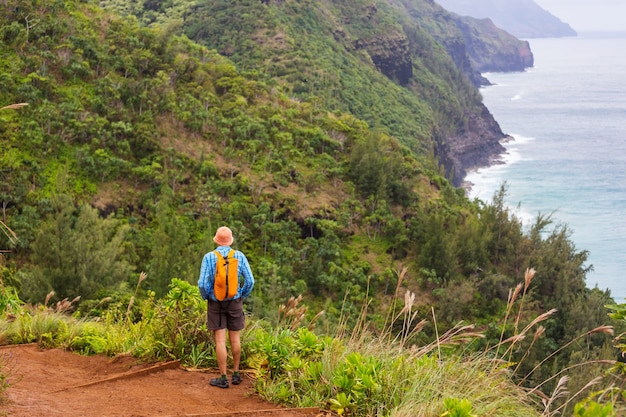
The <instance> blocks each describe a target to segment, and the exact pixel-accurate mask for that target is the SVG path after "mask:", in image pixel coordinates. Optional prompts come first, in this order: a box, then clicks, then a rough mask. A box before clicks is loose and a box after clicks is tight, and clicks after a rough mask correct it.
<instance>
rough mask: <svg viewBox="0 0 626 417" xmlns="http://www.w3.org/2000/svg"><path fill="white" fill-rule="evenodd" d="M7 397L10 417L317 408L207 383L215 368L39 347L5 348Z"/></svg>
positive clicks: (3, 408) (261, 414)
mask: <svg viewBox="0 0 626 417" xmlns="http://www.w3.org/2000/svg"><path fill="white" fill-rule="evenodd" d="M0 355H2V360H3V361H4V363H5V366H6V369H7V370H8V379H9V384H10V386H9V389H8V390H7V394H8V399H7V400H6V401H4V402H3V403H1V404H0V415H2V416H4V415H7V416H15V417H44V416H46V417H56V416H59V417H60V416H64V417H71V416H80V417H113V416H124V417H173V416H180V417H182V416H186V417H188V416H197V417H200V416H207V417H209V416H215V417H217V416H221V417H225V416H250V417H257V416H258V417H268V416H275V417H287V416H293V417H314V416H319V415H320V413H319V411H318V410H314V409H286V408H280V407H278V406H276V405H274V404H271V403H268V402H266V401H263V400H262V399H261V398H260V397H259V396H257V395H256V394H254V392H253V389H252V382H251V381H250V379H249V378H247V377H245V378H244V379H243V382H242V383H241V384H240V385H236V386H235V385H231V386H230V388H228V389H221V388H216V387H212V386H210V385H209V380H210V379H211V378H214V377H215V376H217V374H218V372H217V371H216V370H209V371H206V372H205V371H195V372H193V371H188V370H185V369H183V368H182V367H181V366H180V364H179V363H178V362H176V361H173V362H166V363H160V364H141V363H139V362H138V361H137V359H136V358H133V357H117V358H108V357H104V356H81V355H78V354H76V353H72V352H67V351H63V350H61V349H50V350H41V349H39V347H37V346H36V345H23V346H11V347H3V348H2V349H0Z"/></svg>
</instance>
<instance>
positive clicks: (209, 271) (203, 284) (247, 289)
mask: <svg viewBox="0 0 626 417" xmlns="http://www.w3.org/2000/svg"><path fill="white" fill-rule="evenodd" d="M217 251H218V252H219V253H221V254H222V256H223V257H226V256H228V252H230V246H218V247H217ZM233 256H234V258H235V259H237V261H238V262H239V268H238V269H239V277H240V278H241V277H243V285H241V286H239V288H238V289H237V295H235V296H234V297H232V298H228V300H234V299H236V298H239V297H243V298H246V297H248V296H249V295H250V293H251V292H252V288H253V287H254V276H253V275H252V270H251V269H250V264H249V263H248V259H247V258H246V255H244V254H243V253H242V252H240V251H238V250H236V251H235V254H234V255H233ZM216 265H217V255H215V253H213V252H212V251H211V252H209V253H207V254H206V255H204V258H202V266H201V267H200V278H198V288H199V289H200V295H201V296H202V298H203V299H204V300H206V299H209V298H210V299H211V300H213V301H217V299H216V298H215V294H214V293H213V285H214V282H215V267H216Z"/></svg>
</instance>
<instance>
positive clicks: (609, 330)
mask: <svg viewBox="0 0 626 417" xmlns="http://www.w3.org/2000/svg"><path fill="white" fill-rule="evenodd" d="M594 333H604V334H608V335H613V326H606V325H605V326H598V327H596V328H594V329H591V330H589V331H588V332H586V333H583V334H581V335H580V336H577V337H575V338H573V339H572V340H570V341H569V342H567V343H566V344H564V345H563V346H561V347H560V348H558V349H557V350H555V351H554V352H552V353H551V354H549V355H548V356H546V357H545V358H544V359H543V360H542V361H541V362H539V363H538V364H537V365H535V367H534V368H533V369H531V370H530V372H528V373H527V374H526V376H524V378H522V380H521V381H520V382H519V384H518V385H520V386H521V385H522V384H523V383H524V382H525V381H526V380H527V379H528V377H529V376H530V375H532V374H533V373H534V372H535V371H536V370H537V369H539V367H540V366H541V365H543V364H544V363H545V362H546V361H547V360H549V359H550V358H552V357H553V356H555V355H556V354H558V353H559V352H560V351H562V350H564V349H567V347H568V346H570V345H571V344H572V343H574V342H576V341H577V340H579V339H581V338H584V337H587V336H589V335H591V334H594Z"/></svg>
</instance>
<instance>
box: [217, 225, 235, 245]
mask: <svg viewBox="0 0 626 417" xmlns="http://www.w3.org/2000/svg"><path fill="white" fill-rule="evenodd" d="M233 240H234V239H233V231H232V230H230V229H229V228H228V227H226V226H222V227H220V228H219V229H217V232H215V237H214V238H213V241H214V242H215V243H217V244H218V245H220V246H230V245H232V243H233Z"/></svg>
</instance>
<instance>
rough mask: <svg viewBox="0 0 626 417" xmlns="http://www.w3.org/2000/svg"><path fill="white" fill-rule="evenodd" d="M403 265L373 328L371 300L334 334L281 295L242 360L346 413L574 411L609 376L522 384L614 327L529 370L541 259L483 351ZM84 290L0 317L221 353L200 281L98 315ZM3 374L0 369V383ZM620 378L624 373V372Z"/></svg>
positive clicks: (19, 337) (205, 360)
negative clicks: (77, 308) (423, 298)
mask: <svg viewBox="0 0 626 417" xmlns="http://www.w3.org/2000/svg"><path fill="white" fill-rule="evenodd" d="M405 274H406V270H400V271H399V272H398V283H397V286H396V294H395V297H394V300H393V302H392V303H391V304H392V305H391V306H390V310H389V312H388V314H387V319H386V321H385V326H384V328H383V329H382V330H381V331H378V332H375V331H372V330H371V328H370V324H369V323H368V321H367V310H368V307H369V301H366V302H365V303H364V305H363V308H362V311H361V314H360V315H359V317H358V319H357V321H356V324H355V325H353V326H348V324H347V321H346V320H344V321H342V323H340V325H339V326H338V330H337V331H336V333H335V334H334V335H333V336H328V335H320V334H316V333H314V332H313V329H314V327H315V322H316V320H318V319H319V317H320V316H321V315H322V314H323V312H319V313H318V314H316V315H314V316H313V317H312V318H308V317H310V316H311V315H310V314H308V311H307V307H306V306H305V305H303V304H302V298H301V297H297V298H292V299H290V300H289V301H288V302H287V303H286V304H285V305H283V306H281V307H280V309H279V314H278V317H279V324H278V325H277V326H272V325H270V324H269V323H267V322H265V321H263V320H259V319H253V318H250V319H249V320H248V326H247V327H246V329H245V330H244V331H243V332H242V359H243V363H242V364H243V365H244V366H247V368H248V372H249V373H250V374H252V375H253V376H254V378H255V388H256V389H257V391H258V392H259V393H260V394H261V395H262V396H263V397H265V398H266V399H268V400H270V401H272V402H275V403H284V404H289V405H291V406H296V407H298V406H302V407H307V406H317V407H321V408H324V409H329V410H332V411H334V412H335V413H337V414H341V415H347V416H390V417H391V416H393V417H404V416H416V417H440V416H454V415H457V416H468V417H470V416H490V417H499V416H513V417H516V416H519V417H527V416H528V417H531V416H537V417H539V416H542V417H552V416H557V415H567V414H565V413H567V411H569V410H570V409H571V408H573V405H574V402H576V401H579V400H582V399H583V397H584V396H585V395H586V393H587V391H588V390H589V389H590V388H592V387H595V386H598V387H601V386H605V385H606V383H605V381H600V380H599V379H592V380H590V381H589V382H588V384H587V385H585V386H584V387H583V389H581V390H578V391H577V392H573V393H570V392H568V390H567V381H568V380H567V375H566V374H567V372H569V371H570V370H571V369H564V370H562V371H559V372H555V373H554V375H553V376H552V377H551V378H550V380H547V381H544V382H542V383H540V384H538V385H537V386H536V387H534V388H526V387H524V386H523V385H524V382H525V381H528V380H529V378H530V377H531V376H532V375H533V373H534V372H535V371H536V369H538V368H539V367H540V366H542V365H543V363H544V362H546V361H548V360H550V358H552V357H553V356H554V355H557V354H558V353H559V352H560V351H562V350H564V349H566V348H567V347H568V346H569V345H571V344H572V343H575V342H576V341H577V340H580V339H581V338H585V337H587V336H589V335H590V334H594V333H607V334H611V333H612V328H611V327H609V326H601V327H598V328H596V329H592V330H590V331H588V332H586V333H585V334H582V335H580V336H578V337H577V338H575V339H574V340H572V341H571V342H569V343H568V344H566V345H564V346H562V347H560V348H559V349H558V350H556V351H555V352H553V353H551V354H550V355H548V356H547V357H546V358H545V359H543V361H541V363H537V364H536V365H535V366H534V367H533V368H531V370H530V371H529V372H527V374H526V375H520V372H521V369H522V367H521V363H522V362H523V361H524V360H525V359H526V358H527V357H528V356H529V355H528V352H529V351H530V349H532V347H533V345H534V343H535V342H536V341H537V340H538V339H539V338H541V337H542V336H543V334H544V329H543V327H542V323H543V322H544V321H545V320H547V319H549V318H550V317H551V316H552V314H554V311H552V310H549V311H547V312H545V313H543V314H539V315H537V317H535V318H534V319H531V320H529V322H528V323H525V322H524V320H528V319H524V315H526V316H527V315H528V313H527V312H524V311H523V306H524V305H525V297H526V296H527V290H528V287H529V286H530V285H531V282H532V278H533V275H534V271H533V270H528V271H527V272H526V276H525V282H524V283H523V284H520V285H519V286H517V287H516V288H514V289H512V290H511V292H510V293H509V298H508V303H507V308H506V311H505V316H504V317H503V320H502V321H501V325H502V326H503V328H504V327H505V326H506V325H507V324H510V325H511V326H509V328H513V329H514V331H513V334H512V335H509V336H506V335H505V332H504V331H502V333H501V334H500V338H499V340H498V341H497V342H496V343H494V345H493V346H487V347H485V348H483V349H480V350H478V351H477V350H476V348H475V346H474V345H473V344H472V343H473V342H478V341H481V340H483V334H482V333H480V332H477V331H476V330H475V329H474V326H472V325H466V324H463V323H459V324H458V325H456V326H453V327H452V328H451V329H447V330H440V329H439V328H438V326H437V317H436V315H435V313H434V310H431V314H430V317H427V318H424V317H418V314H417V310H416V306H415V295H414V294H413V293H412V292H410V291H404V293H403V294H401V293H402V291H401V288H402V285H401V284H402V280H403V279H404V276H405ZM144 279H146V277H145V276H144V277H143V278H142V280H144ZM74 302H75V300H73V301H68V300H63V301H61V302H59V303H57V304H56V305H51V306H48V302H47V301H46V302H45V303H44V305H41V306H36V307H32V306H22V307H21V308H20V309H19V311H15V310H13V311H12V312H11V315H10V316H7V315H6V314H4V315H3V316H2V318H1V319H0V330H2V334H3V337H4V342H5V343H6V342H10V343H29V342H37V343H39V344H40V345H41V346H42V347H52V346H60V347H64V348H66V349H70V350H75V351H77V352H80V353H83V354H105V355H109V356H113V355H134V356H136V357H138V358H141V359H143V360H155V359H166V358H179V359H181V360H182V361H183V363H186V364H189V365H191V366H194V367H199V366H205V367H206V366H215V364H216V362H215V353H214V348H213V341H212V339H210V337H209V335H208V332H207V331H206V324H205V322H204V320H205V314H206V309H205V308H206V306H205V304H204V302H203V301H202V300H201V299H200V296H199V293H198V291H197V288H195V287H194V286H191V285H190V284H188V283H185V282H182V281H180V280H173V281H172V284H171V285H170V292H169V293H168V294H167V295H166V296H165V297H164V298H163V299H160V300H156V299H154V294H153V293H150V292H148V296H147V297H139V286H138V287H137V288H136V289H135V292H134V295H133V297H132V298H131V301H130V302H129V303H128V305H117V306H113V305H112V306H110V307H109V308H108V309H107V310H105V312H104V314H102V315H101V316H100V317H97V318H87V317H82V318H81V317H78V316H76V315H74V316H73V315H70V314H68V312H70V311H71V309H72V306H73V303H74ZM398 304H401V308H400V306H399V305H398ZM428 321H430V322H431V323H430V325H431V326H433V328H434V329H435V333H436V335H437V337H436V338H435V340H433V341H432V342H430V343H425V344H421V345H418V344H416V343H415V342H414V341H415V340H418V337H417V336H418V335H419V334H420V332H422V330H423V329H424V328H425V325H426V323H427V322H428ZM398 329H399V330H398ZM527 337H532V339H531V341H530V343H527V344H526V347H525V348H524V349H526V351H525V352H520V351H521V350H522V347H521V341H522V340H524V339H525V338H527ZM515 358H519V359H515ZM598 365H602V366H607V367H608V366H611V365H614V362H613V361H595V362H594V361H590V362H586V363H581V364H578V365H576V367H584V366H598ZM572 368H573V367H572ZM3 375H6V374H5V373H4V372H1V373H0V393H1V391H2V389H3V388H2V383H3V382H4V381H5V379H3ZM551 380H554V381H557V382H556V384H555V387H556V388H555V389H554V390H553V391H552V392H551V393H544V392H543V391H542V389H543V388H544V386H545V385H544V384H547V383H549V382H552V381H551ZM616 381H617V382H623V378H622V379H616V380H615V381H614V382H616ZM601 382H602V384H603V385H600V383H601ZM622 388H623V386H622V387H619V386H615V385H613V388H611V390H610V391H606V392H607V394H601V395H600V394H597V395H596V397H594V400H593V401H591V400H589V401H587V402H579V404H578V405H576V407H577V412H580V414H577V415H581V416H589V417H591V416H596V415H600V414H590V413H593V412H594V411H593V410H595V409H596V408H597V407H603V408H602V410H604V411H606V410H607V409H608V408H606V407H608V406H605V405H599V404H598V403H596V402H595V400H603V401H604V400H605V399H606V398H608V397H609V394H608V393H610V394H611V395H612V396H611V397H610V398H611V399H619V398H620V395H621V393H623V390H622ZM603 392H604V391H603ZM610 409H611V412H612V413H613V412H617V411H615V410H619V407H618V406H617V400H615V401H614V402H613V403H611V404H610ZM581 410H582V411H581ZM589 410H591V411H589ZM604 411H603V412H604ZM585 413H586V414H585ZM602 415H607V416H610V415H615V416H617V415H622V414H602Z"/></svg>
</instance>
